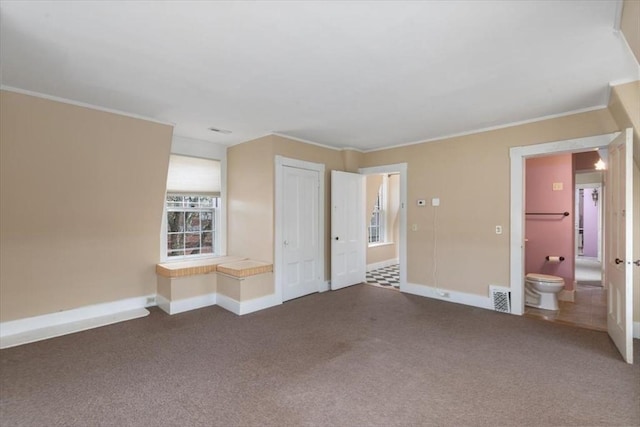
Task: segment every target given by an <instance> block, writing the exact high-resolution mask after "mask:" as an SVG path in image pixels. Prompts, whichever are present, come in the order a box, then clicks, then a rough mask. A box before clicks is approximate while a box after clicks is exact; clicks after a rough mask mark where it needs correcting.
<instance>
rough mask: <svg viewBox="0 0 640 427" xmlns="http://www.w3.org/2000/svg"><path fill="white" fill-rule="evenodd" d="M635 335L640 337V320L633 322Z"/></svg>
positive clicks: (637, 337)
mask: <svg viewBox="0 0 640 427" xmlns="http://www.w3.org/2000/svg"><path fill="white" fill-rule="evenodd" d="M633 337H634V338H636V339H640V322H633Z"/></svg>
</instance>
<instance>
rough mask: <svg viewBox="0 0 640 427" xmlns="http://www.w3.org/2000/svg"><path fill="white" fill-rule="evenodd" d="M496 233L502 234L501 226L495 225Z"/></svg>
mask: <svg viewBox="0 0 640 427" xmlns="http://www.w3.org/2000/svg"><path fill="white" fill-rule="evenodd" d="M496 234H502V226H501V225H496Z"/></svg>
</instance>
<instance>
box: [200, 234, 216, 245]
mask: <svg viewBox="0 0 640 427" xmlns="http://www.w3.org/2000/svg"><path fill="white" fill-rule="evenodd" d="M200 236H201V238H202V247H203V248H204V247H213V233H202V234H201V235H200Z"/></svg>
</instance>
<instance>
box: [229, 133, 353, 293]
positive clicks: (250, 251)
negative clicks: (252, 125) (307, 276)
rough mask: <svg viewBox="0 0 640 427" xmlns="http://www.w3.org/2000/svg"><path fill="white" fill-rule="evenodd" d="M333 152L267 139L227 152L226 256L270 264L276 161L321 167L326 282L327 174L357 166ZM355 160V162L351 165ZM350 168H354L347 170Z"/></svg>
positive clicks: (327, 245)
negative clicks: (308, 163) (305, 162)
mask: <svg viewBox="0 0 640 427" xmlns="http://www.w3.org/2000/svg"><path fill="white" fill-rule="evenodd" d="M359 154H360V153H355V152H354V153H352V154H350V155H349V156H347V157H344V156H343V153H342V152H340V151H338V150H333V149H329V148H324V147H321V146H317V145H312V144H305V143H302V142H298V141H294V140H291V139H288V138H284V137H281V136H278V135H269V136H265V137H262V138H259V139H256V140H253V141H249V142H245V143H243V144H238V145H235V146H233V147H229V149H228V151H227V171H228V172H227V194H228V200H229V201H228V203H227V205H228V210H227V222H228V235H227V240H228V253H229V255H237V256H243V257H247V258H251V259H255V260H260V261H266V262H274V227H275V211H274V200H275V182H274V181H275V156H276V155H280V156H284V157H288V158H291V159H296V160H303V161H307V162H313V163H321V164H324V165H325V177H324V180H325V260H326V262H325V269H324V271H325V273H324V275H325V280H328V278H329V277H330V271H329V259H330V258H329V255H330V248H331V244H330V243H331V242H330V230H331V221H330V220H331V217H330V212H331V203H330V201H331V185H330V184H331V183H330V177H331V171H332V170H340V171H343V170H345V161H348V162H350V163H353V162H354V161H357V159H358V156H359ZM354 159H355V160H354ZM351 167H353V165H352V166H351Z"/></svg>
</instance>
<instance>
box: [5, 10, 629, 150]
mask: <svg viewBox="0 0 640 427" xmlns="http://www.w3.org/2000/svg"><path fill="white" fill-rule="evenodd" d="M619 9H620V2H618V1H592V0H587V1H577V0H571V1H468V2H467V1H457V2H451V1H442V2H440V1H429V2H399V1H397V2H384V1H354V2H337V1H335V2H316V1H304V2H303V1H299V2H270V1H261V2H142V1H132V2H124V1H95V2H80V1H70V2H66V1H55V2H41V1H40V2H35V1H23V2H14V1H5V0H3V1H1V2H0V19H1V21H0V71H1V76H0V77H1V83H2V85H3V86H4V87H5V88H15V89H20V90H24V91H32V92H37V93H41V94H45V95H49V96H54V97H61V98H65V99H69V100H73V101H77V102H81V103H87V104H91V105H95V106H99V107H103V108H107V109H114V110H118V111H122V112H126V113H130V114H135V115H140V116H144V117H148V118H153V119H156V120H159V121H164V122H169V123H173V124H175V130H174V133H175V134H176V135H180V136H184V137H189V138H194V139H200V140H206V141H213V142H217V143H221V144H225V145H228V144H235V143H239V142H243V141H247V140H250V139H253V138H256V137H260V136H263V135H265V134H269V133H272V132H275V133H280V134H284V135H288V136H291V137H294V138H299V139H302V140H308V141H311V142H316V143H320V144H325V145H329V146H334V147H352V148H357V149H362V150H370V149H376V148H380V147H389V146H393V145H399V144H406V143H411V142H417V141H425V140H432V139H438V138H442V137H446V136H450V135H455V134H463V133H469V132H472V131H476V130H479V129H486V128H492V127H500V126H504V125H507V124H509V123H516V122H522V121H528V120H533V119H537V118H541V117H547V116H553V115H561V114H566V113H568V112H574V111H580V110H585V109H593V108H598V107H603V106H606V105H607V103H608V97H609V90H608V86H609V83H610V82H615V81H628V80H638V79H640V71H639V67H638V63H637V62H636V60H635V58H634V57H633V56H632V54H631V52H630V50H629V49H628V47H627V45H626V43H625V41H624V40H623V38H622V35H621V34H620V33H618V32H616V31H614V27H615V22H616V18H617V15H618V14H619ZM212 126H214V127H218V128H223V129H229V130H231V131H233V133H231V134H228V135H224V134H216V133H213V132H211V131H209V130H207V129H208V128H209V127H212Z"/></svg>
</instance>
